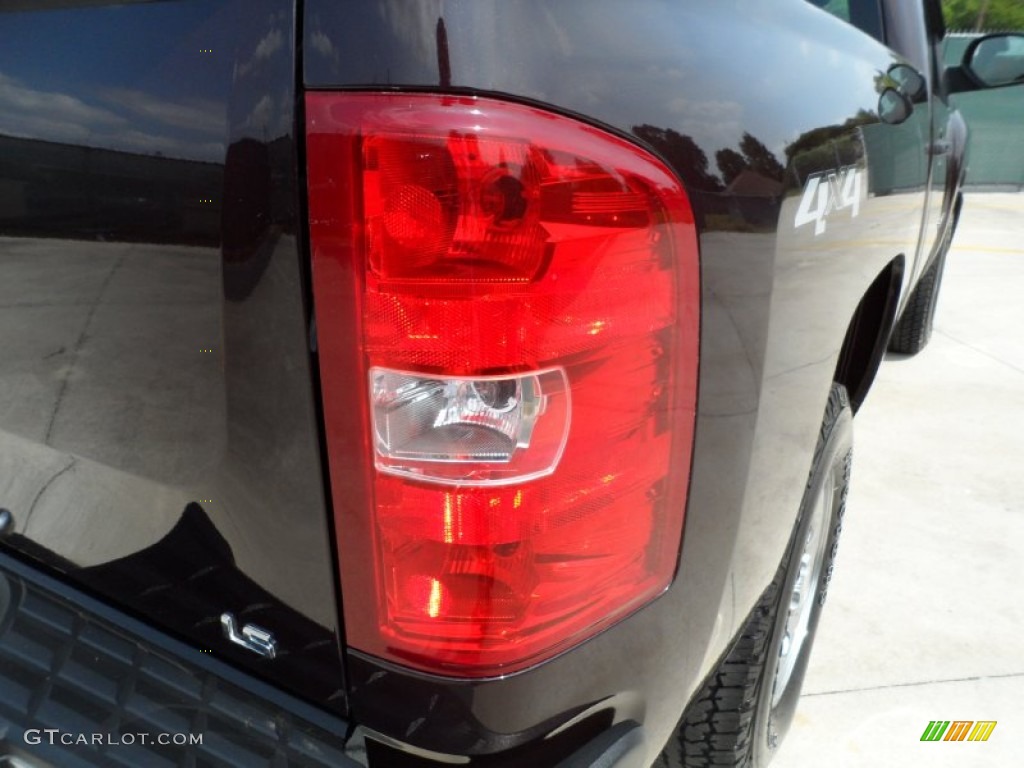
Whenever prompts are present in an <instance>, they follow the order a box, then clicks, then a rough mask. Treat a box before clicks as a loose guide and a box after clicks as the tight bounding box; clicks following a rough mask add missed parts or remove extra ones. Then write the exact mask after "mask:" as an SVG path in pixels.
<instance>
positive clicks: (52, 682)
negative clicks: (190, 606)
mask: <svg viewBox="0 0 1024 768" xmlns="http://www.w3.org/2000/svg"><path fill="white" fill-rule="evenodd" d="M351 731H352V729H351V727H350V724H349V723H347V722H346V721H344V720H342V719H340V718H337V717H335V716H333V715H329V714H326V713H324V712H322V711H321V710H319V709H316V708H314V707H311V706H309V705H307V704H304V703H303V702H301V701H299V700H297V699H294V698H291V697H289V696H287V695H284V694H282V693H281V692H280V691H279V690H277V689H276V688H274V687H272V686H270V685H267V684H265V683H262V682H259V681H258V680H255V679H254V678H252V677H250V676H247V675H245V674H243V673H240V672H238V671H237V670H235V669H234V668H232V667H229V666H228V665H226V664H224V663H222V662H220V661H219V660H217V659H216V658H214V657H212V656H207V655H205V654H203V653H202V652H200V651H197V650H196V649H194V648H192V647H190V646H188V645H186V644H184V643H180V642H178V641H176V640H174V639H172V638H169V637H168V636H166V635H164V634H162V633H159V632H157V631H155V630H153V629H152V628H151V627H149V626H147V625H146V624H145V623H143V622H140V621H138V620H136V619H134V618H132V617H130V616H128V615H126V614H124V613H123V612H120V611H118V610H116V609H113V608H111V607H110V606H108V605H106V604H105V603H103V602H101V601H98V600H96V599H95V598H92V597H90V596H89V595H87V594H85V593H83V592H81V591H79V590H76V589H74V588H72V587H69V586H67V585H66V584H64V583H63V582H61V581H59V580H57V579H54V578H52V577H50V576H48V575H46V574H43V573H40V572H39V571H37V570H35V569H33V568H32V567H30V566H28V565H26V564H24V563H23V562H21V561H20V560H17V559H15V558H13V557H11V556H10V555H8V554H6V553H4V552H2V551H0V768H107V767H108V766H124V768H136V766H140V765H145V766H153V767H154V768H165V767H166V768H173V767H174V766H204V765H216V766H239V767H240V768H257V767H258V766H267V768H297V767H298V766H303V767H305V766H309V767H310V768H365V762H364V761H365V760H366V754H365V752H364V748H362V747H359V748H357V749H356V754H358V755H359V757H360V759H359V760H358V761H357V760H356V759H354V757H353V756H352V755H353V753H352V752H351V751H349V752H348V753H346V750H345V742H346V739H347V737H348V735H349V734H350V733H351ZM371 738H372V737H371ZM641 740H642V729H641V727H640V726H639V725H637V724H636V723H634V722H630V721H626V722H621V723H619V724H617V725H616V726H614V727H612V728H610V729H608V730H606V731H604V732H603V733H601V734H599V735H598V736H597V737H596V738H593V739H592V740H590V741H589V742H586V743H584V744H581V745H580V746H578V747H577V749H576V750H575V751H574V752H573V754H572V756H571V757H568V758H566V759H564V760H562V761H560V762H559V763H558V768H595V767H598V766H599V767H600V768H632V767H633V766H636V765H638V764H639V760H640V755H641V754H642V751H643V750H642V749H641ZM356 741H359V740H356ZM535 746H536V747H537V753H538V754H543V753H544V752H545V751H546V750H545V749H544V746H543V745H541V744H537V745H535ZM531 751H532V748H531V747H530V746H528V745H523V747H522V748H520V749H519V750H516V756H515V758H512V762H511V763H508V762H506V761H505V760H504V759H503V758H502V757H501V756H500V755H492V756H490V757H486V758H483V764H486V765H488V766H500V765H506V764H508V765H511V764H520V763H519V761H520V760H521V759H522V758H523V757H526V756H528V755H529V753H530V752H531ZM360 753H361V754H360ZM394 757H395V755H394V754H393V753H392V756H391V757H384V758H383V762H381V763H380V764H381V765H387V764H388V763H390V762H391V761H392V759H394ZM403 761H405V762H408V764H409V765H437V763H435V762H433V761H431V760H429V759H424V758H422V757H421V758H414V757H412V756H411V755H407V756H406V757H405V758H403ZM370 762H371V765H373V763H374V761H373V760H371V761H370ZM541 762H543V759H542V760H541ZM473 764H476V761H474V760H470V761H469V763H468V765H473Z"/></svg>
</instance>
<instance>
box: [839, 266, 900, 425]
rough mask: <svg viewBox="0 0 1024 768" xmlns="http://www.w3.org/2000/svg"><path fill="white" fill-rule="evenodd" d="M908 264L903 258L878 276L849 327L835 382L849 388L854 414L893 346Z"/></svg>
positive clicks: (886, 267) (862, 299)
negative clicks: (905, 270) (894, 327)
mask: <svg viewBox="0 0 1024 768" xmlns="http://www.w3.org/2000/svg"><path fill="white" fill-rule="evenodd" d="M905 263H906V262H905V259H904V257H903V255H902V254H901V255H899V256H897V257H896V258H895V259H893V260H892V261H890V262H889V263H888V264H887V265H886V266H885V268H884V269H883V270H882V271H881V272H879V273H878V275H877V276H876V277H875V279H874V281H873V282H872V283H871V285H870V286H868V289H867V291H866V292H865V293H864V296H862V297H861V300H860V302H859V303H858V304H857V309H856V310H854V313H853V317H852V318H850V324H849V325H848V326H847V329H846V336H845V338H844V339H843V346H842V347H841V349H840V352H839V361H838V362H837V364H836V372H835V375H834V376H833V380H834V381H835V382H836V383H837V384H842V385H843V386H844V387H846V391H847V393H848V394H849V398H850V406H851V408H852V409H853V412H854V413H856V412H857V411H858V410H859V409H860V406H861V404H862V403H863V402H864V399H865V398H866V397H867V394H868V391H869V390H870V389H871V384H872V383H873V382H874V380H875V374H876V373H878V367H879V366H880V365H881V363H882V357H883V356H884V355H885V350H886V347H887V346H888V344H889V336H890V335H891V333H892V329H893V325H894V324H895V322H896V309H897V306H898V305H899V298H900V287H901V285H902V283H903V270H904V268H905Z"/></svg>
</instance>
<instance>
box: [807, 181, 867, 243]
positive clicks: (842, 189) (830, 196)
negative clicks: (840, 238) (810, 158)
mask: <svg viewBox="0 0 1024 768" xmlns="http://www.w3.org/2000/svg"><path fill="white" fill-rule="evenodd" d="M863 188H864V171H863V170H861V169H859V168H857V166H855V165H848V166H846V167H845V168H840V169H839V170H837V171H824V172H822V173H815V174H814V175H812V176H811V177H810V178H808V179H807V185H806V186H805V187H804V193H803V196H802V197H801V198H800V206H799V207H798V208H797V209H796V217H795V218H794V220H793V226H794V227H802V226H803V225H804V224H810V223H812V222H813V223H814V236H815V237H817V236H818V235H820V234H822V233H823V232H824V231H825V219H826V218H827V217H828V215H829V214H830V213H832V211H841V210H843V209H844V208H850V209H852V210H851V213H850V215H851V217H856V216H857V215H858V214H859V213H860V198H861V194H862V191H863Z"/></svg>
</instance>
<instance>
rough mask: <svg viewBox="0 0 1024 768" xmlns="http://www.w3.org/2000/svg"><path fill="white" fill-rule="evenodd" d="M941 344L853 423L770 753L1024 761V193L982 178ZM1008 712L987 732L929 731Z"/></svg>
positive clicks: (785, 766) (894, 365) (875, 763)
mask: <svg viewBox="0 0 1024 768" xmlns="http://www.w3.org/2000/svg"><path fill="white" fill-rule="evenodd" d="M941 291H942V292H941V295H940V299H939V308H938V316H937V320H936V324H935V332H934V334H933V337H932V341H931V344H930V345H929V346H928V348H927V349H925V350H924V352H922V353H921V354H920V355H918V356H917V357H914V358H904V359H900V358H890V359H887V360H886V362H885V363H884V364H883V366H882V370H881V372H880V373H879V376H878V379H877V381H876V383H875V387H874V389H873V391H872V392H871V394H870V395H869V397H868V400H867V402H866V403H865V405H864V408H863V409H862V411H861V412H860V413H859V414H858V416H857V419H856V421H855V447H854V455H855V459H854V477H853V482H852V487H851V491H850V498H849V504H848V508H847V517H846V522H845V525H844V529H843V537H842V540H841V542H840V553H839V560H838V564H837V568H836V572H835V576H834V578H833V581H832V586H831V588H830V591H829V598H828V606H827V609H826V610H825V612H824V615H823V618H822V622H821V626H820V628H819V632H818V637H817V641H816V645H815V650H814V655H813V657H812V659H811V664H810V669H809V670H808V675H807V679H806V681H805V684H804V695H803V698H802V699H801V702H800V706H799V709H798V711H797V716H796V721H795V723H794V725H793V728H792V730H791V731H790V733H789V736H788V737H787V738H786V741H785V742H784V744H783V746H782V748H781V750H780V753H779V755H778V757H777V759H776V761H775V762H774V763H773V768H808V767H813V768H818V767H819V766H827V767H828V768H861V767H862V766H863V767H865V768H866V767H867V766H871V768H887V767H888V766H908V765H912V766H915V768H946V767H947V766H949V767H955V768H1002V767H1003V766H1006V767H1007V768H1013V767H1014V766H1020V765H1024V483H1022V481H1021V477H1022V474H1024V472H1022V470H1021V466H1022V464H1024V296H1022V294H1024V194H1022V195H1012V194H970V195H968V197H967V200H966V201H965V206H964V212H963V217H962V221H961V225H960V229H959V231H958V234H957V237H956V239H955V241H954V246H953V251H952V252H951V254H950V258H949V261H948V263H947V268H946V273H945V278H944V281H943V285H942V289H941ZM931 720H950V721H955V720H975V721H976V720H995V721H998V725H997V726H996V728H995V730H994V731H993V732H992V735H991V737H990V739H989V740H988V741H987V742H943V741H940V742H934V743H931V742H922V741H921V740H920V739H921V736H922V734H923V733H924V731H925V728H926V727H927V726H928V723H929V721H931Z"/></svg>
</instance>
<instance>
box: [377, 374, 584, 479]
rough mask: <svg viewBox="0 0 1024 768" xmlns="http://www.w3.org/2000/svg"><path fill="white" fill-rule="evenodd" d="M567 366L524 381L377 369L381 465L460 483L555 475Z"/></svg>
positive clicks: (563, 430) (565, 411)
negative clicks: (441, 375) (553, 473)
mask: <svg viewBox="0 0 1024 768" xmlns="http://www.w3.org/2000/svg"><path fill="white" fill-rule="evenodd" d="M568 391H569V390H568V386H567V383H566V379H565V371H564V370H562V369H561V368H558V369H554V370H548V371H537V372H532V373H528V374H524V375H518V376H481V377H474V378H464V377H443V378H439V377H430V376H426V375H423V374H416V373H406V372H401V371H393V370H389V369H387V368H373V369H371V371H370V401H371V403H372V414H373V431H374V442H375V447H376V464H377V468H378V469H379V470H380V471H382V472H387V473H389V474H393V475H400V476H406V477H415V478H418V479H420V480H425V481H430V482H436V483H445V484H452V485H504V484H507V483H513V482H521V481H523V480H525V479H529V478H534V477H542V476H544V475H547V474H550V473H551V472H553V471H554V469H555V467H556V466H557V464H558V459H559V457H560V456H561V454H562V450H563V448H564V447H565V438H566V435H567V433H568V428H569V406H568Z"/></svg>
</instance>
